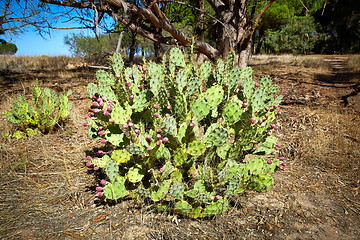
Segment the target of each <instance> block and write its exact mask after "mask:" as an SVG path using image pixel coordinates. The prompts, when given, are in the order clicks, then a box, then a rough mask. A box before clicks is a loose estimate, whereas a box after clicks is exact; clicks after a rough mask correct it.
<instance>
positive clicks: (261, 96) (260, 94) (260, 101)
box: [251, 88, 267, 112]
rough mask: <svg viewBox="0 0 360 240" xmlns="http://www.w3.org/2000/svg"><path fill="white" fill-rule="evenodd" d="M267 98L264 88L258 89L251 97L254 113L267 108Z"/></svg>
mask: <svg viewBox="0 0 360 240" xmlns="http://www.w3.org/2000/svg"><path fill="white" fill-rule="evenodd" d="M266 98H267V95H266V92H265V90H264V89H262V88H258V89H256V91H255V92H254V94H253V95H252V96H251V107H252V111H253V112H257V111H259V110H260V109H263V108H264V107H265V100H266Z"/></svg>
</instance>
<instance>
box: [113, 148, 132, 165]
mask: <svg viewBox="0 0 360 240" xmlns="http://www.w3.org/2000/svg"><path fill="white" fill-rule="evenodd" d="M130 158H131V153H129V152H128V151H127V150H125V149H117V150H114V151H113V152H112V153H111V159H112V160H114V161H115V162H117V163H118V164H121V163H127V162H128V161H130Z"/></svg>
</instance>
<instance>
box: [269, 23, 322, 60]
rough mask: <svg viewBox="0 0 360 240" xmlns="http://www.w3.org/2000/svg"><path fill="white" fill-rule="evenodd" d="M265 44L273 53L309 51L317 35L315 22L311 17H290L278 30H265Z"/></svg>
mask: <svg viewBox="0 0 360 240" xmlns="http://www.w3.org/2000/svg"><path fill="white" fill-rule="evenodd" d="M267 36H268V37H267V38H266V39H265V45H266V47H267V48H268V49H269V50H270V52H273V53H293V54H307V53H311V51H312V50H313V48H314V46H315V42H316V40H317V37H318V33H317V31H316V24H315V23H314V19H313V18H312V17H298V16H294V17H292V18H290V20H289V22H288V23H287V24H286V25H285V26H284V27H283V28H281V29H280V30H278V31H271V30H269V31H268V32H267Z"/></svg>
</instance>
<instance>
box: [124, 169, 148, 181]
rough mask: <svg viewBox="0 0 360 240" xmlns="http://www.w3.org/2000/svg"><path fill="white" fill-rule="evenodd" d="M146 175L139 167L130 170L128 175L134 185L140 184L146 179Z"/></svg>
mask: <svg viewBox="0 0 360 240" xmlns="http://www.w3.org/2000/svg"><path fill="white" fill-rule="evenodd" d="M144 175H145V174H144V171H143V170H142V169H140V168H137V167H132V168H130V169H129V171H128V172H127V174H126V176H127V179H128V180H129V182H132V183H137V182H140V181H141V180H142V179H143V178H144Z"/></svg>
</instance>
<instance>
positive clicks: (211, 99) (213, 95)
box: [200, 85, 224, 110]
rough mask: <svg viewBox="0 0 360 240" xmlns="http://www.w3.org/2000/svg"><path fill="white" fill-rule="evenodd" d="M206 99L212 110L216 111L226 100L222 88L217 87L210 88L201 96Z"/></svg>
mask: <svg viewBox="0 0 360 240" xmlns="http://www.w3.org/2000/svg"><path fill="white" fill-rule="evenodd" d="M200 96H201V97H203V98H205V99H206V102H207V104H208V106H209V108H210V110H212V109H215V108H216V107H217V106H218V105H219V104H220V103H221V102H222V100H223V98H224V90H223V88H222V87H221V86H219V85H215V86H212V87H211V88H209V89H208V90H207V91H206V92H205V93H203V94H201V95H200Z"/></svg>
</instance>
